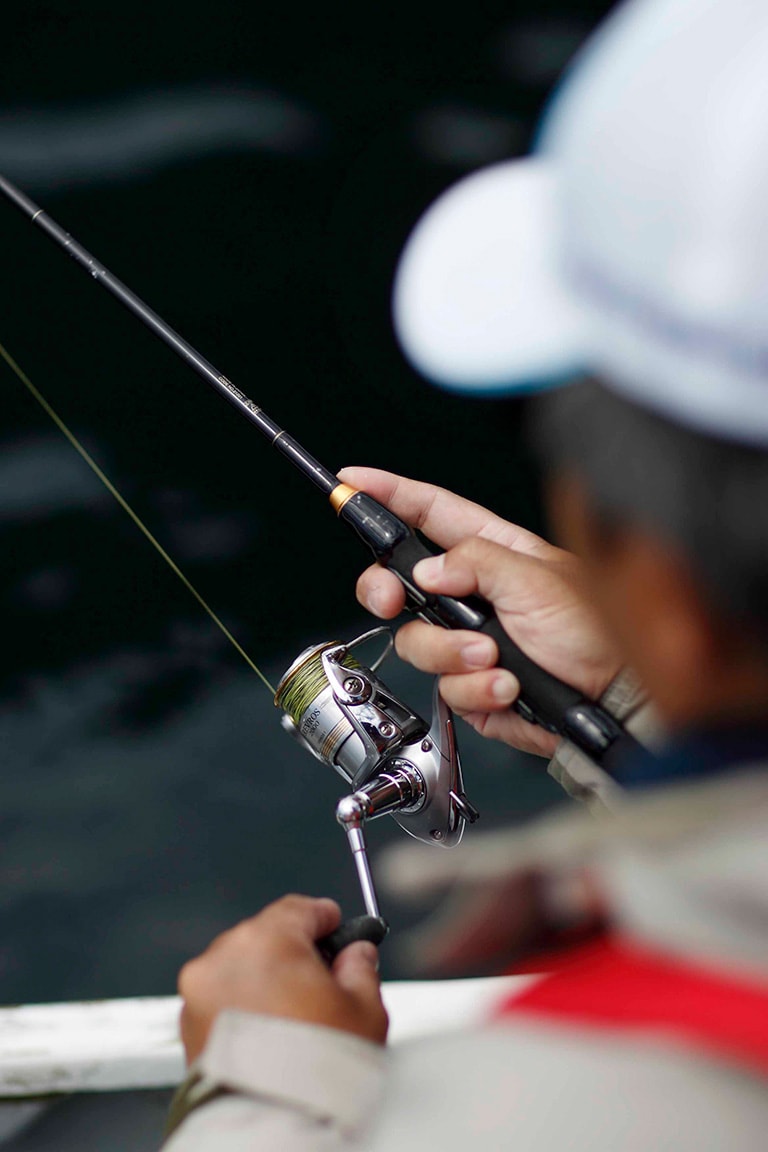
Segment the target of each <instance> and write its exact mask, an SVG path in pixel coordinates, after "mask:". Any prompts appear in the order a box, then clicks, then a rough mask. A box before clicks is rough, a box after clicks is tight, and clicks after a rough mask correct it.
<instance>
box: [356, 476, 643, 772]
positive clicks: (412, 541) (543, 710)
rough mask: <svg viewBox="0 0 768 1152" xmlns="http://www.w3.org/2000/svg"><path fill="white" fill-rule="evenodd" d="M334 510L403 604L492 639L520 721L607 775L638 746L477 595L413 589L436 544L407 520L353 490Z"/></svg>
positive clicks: (448, 625)
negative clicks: (511, 680)
mask: <svg viewBox="0 0 768 1152" xmlns="http://www.w3.org/2000/svg"><path fill="white" fill-rule="evenodd" d="M339 515H340V516H341V518H342V519H343V520H346V521H347V523H348V524H350V525H351V526H352V527H353V528H354V529H355V531H356V532H357V534H358V535H359V536H360V537H361V538H362V539H363V540H364V541H365V543H366V544H367V545H368V547H369V548H370V549H371V551H372V552H373V554H374V556H375V557H376V559H377V561H378V562H379V563H380V564H381V565H382V566H383V567H385V568H388V569H389V570H390V571H391V572H394V573H395V575H396V576H397V577H398V578H399V580H400V581H401V583H402V585H403V587H404V588H405V591H406V595H407V600H408V606H409V608H411V609H412V610H413V611H415V612H416V613H417V614H418V615H420V616H422V617H423V618H424V619H425V620H428V621H429V622H430V623H432V624H439V625H441V626H442V627H443V628H467V629H470V630H471V631H474V632H483V633H485V635H487V636H490V637H492V639H493V640H495V641H496V644H497V646H498V649H499V661H498V664H499V667H501V668H506V669H508V671H510V672H512V673H513V675H514V676H516V677H517V679H518V681H519V682H520V695H519V697H518V700H517V701H516V703H515V709H516V710H517V711H518V712H519V713H520V715H521V716H523V718H524V719H526V720H529V721H531V722H532V723H535V724H540V725H541V726H542V727H543V728H546V729H547V730H548V731H550V732H556V733H559V734H560V735H561V736H564V737H565V738H566V739H567V740H570V741H571V742H572V743H573V744H575V745H576V746H577V747H578V748H580V749H581V750H582V751H583V752H585V753H586V755H587V756H589V757H590V759H592V760H594V761H595V763H597V764H599V765H600V766H601V767H602V768H604V769H605V770H606V771H607V772H612V771H613V770H614V769H615V764H616V761H617V759H621V758H623V757H624V756H625V755H626V754H628V753H629V752H630V751H631V750H632V749H634V748H636V747H637V743H636V741H635V739H634V737H633V736H631V735H630V733H629V732H627V730H626V729H625V728H624V727H623V726H622V725H621V724H620V723H619V722H618V721H617V720H615V719H614V718H613V717H612V716H611V715H610V714H609V713H608V712H606V711H605V709H604V708H602V707H601V706H600V705H599V704H598V703H596V702H595V701H593V700H590V699H589V698H588V697H586V696H584V694H583V693H582V692H580V691H579V690H578V689H577V688H574V687H572V686H571V685H569V684H565V683H564V682H563V681H562V680H559V679H558V678H557V677H556V676H553V675H551V673H549V672H546V671H545V670H544V669H543V668H542V667H540V665H538V664H537V663H536V662H535V661H534V660H531V659H530V657H528V656H526V654H525V653H524V652H523V651H522V650H521V649H520V648H518V646H517V645H516V644H515V643H514V641H513V640H511V639H510V637H509V636H508V635H507V633H506V632H505V631H504V628H503V627H502V625H501V622H500V621H499V618H498V616H497V615H496V613H495V611H494V609H493V606H492V605H491V604H490V603H489V602H488V601H487V600H483V599H482V597H480V596H468V597H466V598H465V599H463V600H457V599H454V598H453V597H450V596H435V595H431V594H430V593H427V592H424V591H423V589H421V588H420V587H419V586H418V584H417V583H416V581H415V580H414V577H413V569H414V567H415V565H416V564H418V562H419V560H423V559H425V557H427V556H434V555H438V554H439V553H440V552H441V551H442V549H438V548H436V547H435V546H434V545H432V544H431V542H429V541H426V540H424V539H423V538H420V537H419V536H417V535H416V533H415V532H414V531H413V529H412V528H411V527H410V525H408V524H406V523H405V521H403V520H401V519H400V518H399V517H398V516H395V514H394V513H393V512H390V510H389V509H388V508H385V507H384V505H383V504H380V503H379V502H378V500H375V499H374V498H373V497H372V496H369V495H368V494H367V493H365V492H356V493H355V494H354V495H353V496H351V497H350V498H349V499H348V500H346V502H345V503H344V504H342V506H341V508H340V510H339Z"/></svg>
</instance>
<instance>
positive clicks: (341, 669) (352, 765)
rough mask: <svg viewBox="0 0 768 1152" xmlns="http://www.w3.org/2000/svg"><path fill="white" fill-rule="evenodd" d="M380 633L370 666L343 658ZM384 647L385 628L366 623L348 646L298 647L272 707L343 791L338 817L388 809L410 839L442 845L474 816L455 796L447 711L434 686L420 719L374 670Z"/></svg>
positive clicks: (460, 792)
mask: <svg viewBox="0 0 768 1152" xmlns="http://www.w3.org/2000/svg"><path fill="white" fill-rule="evenodd" d="M385 634H386V635H387V636H388V644H387V647H386V648H385V650H384V652H383V653H382V655H381V656H380V657H379V658H378V659H377V660H376V661H375V662H374V664H373V665H372V667H367V666H366V665H364V664H362V663H360V662H359V661H358V660H357V659H356V657H355V656H353V655H352V652H353V650H354V649H355V648H357V647H359V646H360V645H362V644H363V643H365V642H367V641H369V640H371V639H372V638H373V637H375V636H379V635H385ZM392 643H393V640H392V634H391V632H390V630H389V629H388V628H375V629H373V630H372V631H371V632H366V633H365V634H364V635H362V636H359V637H357V638H356V639H355V640H353V641H351V642H350V643H348V644H340V643H336V642H328V643H325V644H318V645H315V646H314V647H311V648H308V649H306V650H305V651H304V652H302V653H301V655H300V656H299V657H297V659H296V660H295V661H294V662H293V664H292V665H291V666H290V668H289V669H288V670H287V672H286V673H285V675H284V676H283V677H282V679H281V681H280V683H279V684H278V687H277V691H276V693H275V704H276V705H277V706H278V707H279V708H282V709H283V711H284V715H283V717H282V720H281V723H282V725H283V727H284V728H285V729H286V730H287V731H289V732H290V733H291V734H292V735H293V736H294V737H295V738H296V739H298V741H299V742H300V743H301V744H302V745H303V746H304V747H305V748H307V749H308V750H309V751H310V752H311V753H312V754H313V755H314V756H315V757H316V758H317V759H318V760H320V761H322V763H324V764H327V765H329V766H330V767H332V768H334V769H335V770H336V771H337V772H338V773H339V774H340V775H341V776H342V777H343V778H344V780H345V781H346V782H347V783H348V784H349V785H350V786H351V788H352V789H353V795H352V796H351V797H346V798H344V799H343V800H342V801H341V802H340V804H339V808H338V810H337V817H338V819H339V822H340V823H342V824H343V825H344V826H345V827H348V822H349V820H350V819H354V821H356V822H360V823H362V822H363V821H365V820H369V819H373V818H374V817H376V816H381V815H384V814H385V813H389V814H391V815H392V816H393V818H394V819H395V820H396V821H397V823H398V824H399V825H400V827H401V828H402V829H403V830H404V831H405V832H408V833H409V834H410V835H411V836H415V837H416V839H418V840H423V841H424V842H425V843H428V844H438V845H441V846H443V847H446V848H450V847H453V846H454V845H456V844H458V843H459V841H460V840H461V837H462V835H463V832H464V828H465V825H466V824H467V822H469V823H472V822H474V820H476V819H477V815H478V814H477V812H476V810H475V809H474V808H473V807H472V805H471V804H470V803H469V801H468V800H467V798H466V796H465V795H464V785H463V779H462V772H461V761H460V759H459V753H458V748H457V745H456V735H455V731H454V722H453V716H452V714H451V711H450V709H449V708H448V706H447V705H446V704H445V702H444V700H443V699H442V698H441V697H440V695H439V692H438V690H437V684H435V692H434V697H433V715H432V720H431V723H429V724H427V722H426V721H425V720H424V719H423V718H422V717H421V716H419V714H418V713H417V712H415V711H414V710H413V709H412V708H410V707H409V706H408V705H407V704H405V703H403V701H401V700H400V699H398V697H397V696H395V695H394V693H393V692H392V691H391V690H390V689H389V688H388V687H387V686H386V685H385V684H384V682H383V681H382V680H381V679H380V678H379V676H377V674H376V670H377V669H378V667H379V666H380V664H381V663H382V661H383V660H384V659H385V657H386V656H387V654H388V653H389V651H390V650H391V648H392ZM353 812H354V816H353Z"/></svg>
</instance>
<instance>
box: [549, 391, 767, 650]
mask: <svg viewBox="0 0 768 1152" xmlns="http://www.w3.org/2000/svg"><path fill="white" fill-rule="evenodd" d="M767 402H768V398H767ZM532 424H533V427H532V430H533V440H534V445H535V447H536V448H537V449H538V451H539V453H540V454H541V455H542V457H543V459H544V461H545V462H546V465H547V467H550V466H551V465H552V464H553V463H554V464H555V465H561V464H565V465H570V466H572V467H573V468H574V470H575V471H577V472H578V474H579V476H580V477H581V478H582V480H583V482H584V483H585V485H586V487H587V491H588V493H589V496H590V499H591V501H592V504H593V508H594V511H595V513H596V514H597V515H598V516H599V517H600V519H601V520H602V521H603V522H604V524H605V525H606V528H607V529H610V527H611V526H614V527H617V526H618V525H620V524H621V523H627V522H634V523H637V524H640V525H642V526H643V527H646V528H649V529H651V530H653V531H655V532H656V533H657V534H658V535H659V536H661V537H662V538H663V539H665V540H667V541H668V542H669V543H670V544H671V545H672V546H673V547H675V548H676V549H677V550H678V551H679V552H681V553H682V554H683V555H684V556H685V558H686V559H687V560H688V562H689V564H690V566H691V571H692V573H693V575H694V577H695V578H696V579H697V581H698V582H699V584H700V586H701V588H702V590H703V591H704V592H705V593H708V595H709V597H710V599H711V601H712V602H713V605H714V606H716V607H717V608H718V609H719V610H721V611H722V612H723V614H724V615H726V616H727V617H728V618H730V619H732V620H733V621H734V622H736V621H738V622H739V623H740V624H742V625H743V626H745V627H746V628H747V629H749V630H750V631H751V632H752V634H753V636H754V639H755V640H756V641H757V642H758V643H760V644H761V645H762V646H766V645H768V451H766V450H765V449H760V448H755V447H752V446H748V445H744V444H738V443H734V442H731V441H726V440H720V439H718V438H716V437H714V436H709V435H705V434H703V433H701V432H697V431H693V430H692V429H690V428H687V427H684V426H682V425H680V424H677V423H675V422H673V421H672V420H669V419H667V418H666V417H663V416H660V415H658V414H656V413H655V412H651V411H650V410H648V409H646V408H642V407H640V406H639V405H637V404H634V403H632V402H631V401H629V400H626V399H625V398H624V397H622V396H620V395H619V394H618V393H616V392H615V391H613V390H612V389H610V388H608V387H605V386H604V385H602V384H601V383H599V382H597V381H596V380H583V381H578V382H576V383H574V384H571V385H569V386H568V387H564V388H559V389H556V390H554V391H552V392H549V393H547V394H546V395H545V396H543V397H541V398H540V399H539V400H537V401H536V404H535V408H534V414H533V422H532Z"/></svg>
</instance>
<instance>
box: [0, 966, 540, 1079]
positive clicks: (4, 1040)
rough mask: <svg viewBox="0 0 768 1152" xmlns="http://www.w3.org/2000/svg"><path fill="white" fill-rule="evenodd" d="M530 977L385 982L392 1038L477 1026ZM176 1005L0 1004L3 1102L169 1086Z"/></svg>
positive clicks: (177, 1056)
mask: <svg viewBox="0 0 768 1152" xmlns="http://www.w3.org/2000/svg"><path fill="white" fill-rule="evenodd" d="M531 979H535V977H529V976H510V977H489V978H487V979H468V980H435V981H431V980H428V981H421V980H419V981H398V982H391V983H385V984H384V985H383V994H384V1002H385V1004H386V1006H387V1011H388V1012H389V1015H390V1043H392V1044H399V1043H402V1042H403V1041H404V1040H413V1039H417V1038H418V1037H421V1036H428V1035H430V1034H433V1033H436V1032H445V1031H450V1030H453V1029H456V1028H463V1027H466V1026H468V1025H471V1024H472V1023H473V1022H477V1023H479V1022H480V1021H481V1020H482V1019H483V1018H484V1017H486V1016H487V1015H488V1014H489V1013H490V1012H491V1010H492V1008H493V1005H494V1004H495V1003H496V1002H497V1001H498V1000H500V999H501V998H502V997H503V996H505V995H508V994H509V993H510V992H511V991H513V990H515V989H522V988H523V987H524V986H525V985H527V984H528V983H529V982H530V980H531ZM179 1011H180V1000H179V999H178V997H176V996H149V997H138V998H128V999H121V1000H100V1001H90V1002H88V1001H86V1002H71V1003H58V1004H27V1005H23V1006H20V1007H15V1008H0V1101H3V1102H10V1101H17V1102H21V1100H23V1099H24V1098H27V1099H29V1098H30V1097H39V1096H48V1095H50V1094H53V1093H56V1094H58V1093H74V1092H115V1091H127V1090H134V1089H145V1088H170V1087H174V1086H175V1085H177V1084H179V1083H180V1082H181V1080H182V1079H183V1076H184V1056H183V1051H182V1047H181V1043H180V1040H179V1033H178V1021H179Z"/></svg>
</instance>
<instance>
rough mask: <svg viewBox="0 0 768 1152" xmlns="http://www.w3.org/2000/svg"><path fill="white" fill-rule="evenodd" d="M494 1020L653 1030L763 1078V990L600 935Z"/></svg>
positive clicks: (766, 1031)
mask: <svg viewBox="0 0 768 1152" xmlns="http://www.w3.org/2000/svg"><path fill="white" fill-rule="evenodd" d="M495 1015H496V1016H498V1017H504V1018H513V1017H515V1016H523V1015H531V1016H540V1017H548V1018H552V1019H555V1020H557V1021H562V1022H564V1023H569V1024H573V1025H581V1026H584V1027H596V1028H615V1029H624V1030H637V1029H644V1030H653V1031H655V1032H662V1033H665V1034H666V1035H672V1036H676V1037H678V1038H679V1039H681V1040H683V1041H684V1042H685V1043H687V1044H688V1045H690V1046H691V1047H693V1048H696V1049H700V1050H701V1049H703V1050H708V1051H713V1052H715V1053H717V1054H719V1055H724V1056H727V1057H729V1058H730V1059H735V1060H737V1061H739V1062H741V1063H746V1064H748V1065H749V1066H751V1067H752V1068H753V1069H755V1068H756V1069H759V1070H760V1071H761V1072H763V1073H765V1074H768V984H767V985H761V984H759V983H758V981H757V980H755V981H754V982H750V981H748V980H747V979H743V978H740V977H738V976H734V975H733V974H727V975H726V974H723V973H721V972H717V971H715V970H713V969H709V968H706V967H705V966H703V965H701V966H699V965H696V964H689V963H688V962H687V961H682V960H679V959H677V958H676V957H671V956H669V955H666V954H664V953H661V952H654V951H652V950H650V949H646V948H643V947H641V946H639V945H636V944H634V943H631V942H630V941H627V940H624V939H621V938H616V937H610V936H606V937H602V938H601V939H599V940H597V941H594V942H592V943H590V944H588V945H585V946H584V947H583V948H579V949H578V950H576V951H575V952H574V953H572V955H571V960H570V963H569V964H568V966H567V967H566V968H563V970H562V971H559V972H555V973H553V974H552V975H550V976H546V977H545V978H544V979H543V980H540V981H538V982H537V983H536V984H534V985H533V986H532V987H531V988H529V989H526V990H525V991H524V992H523V993H522V994H520V995H513V996H510V997H509V998H508V999H506V1000H505V1001H503V1002H502V1004H501V1005H500V1006H499V1008H498V1010H497V1013H496V1014H495Z"/></svg>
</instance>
